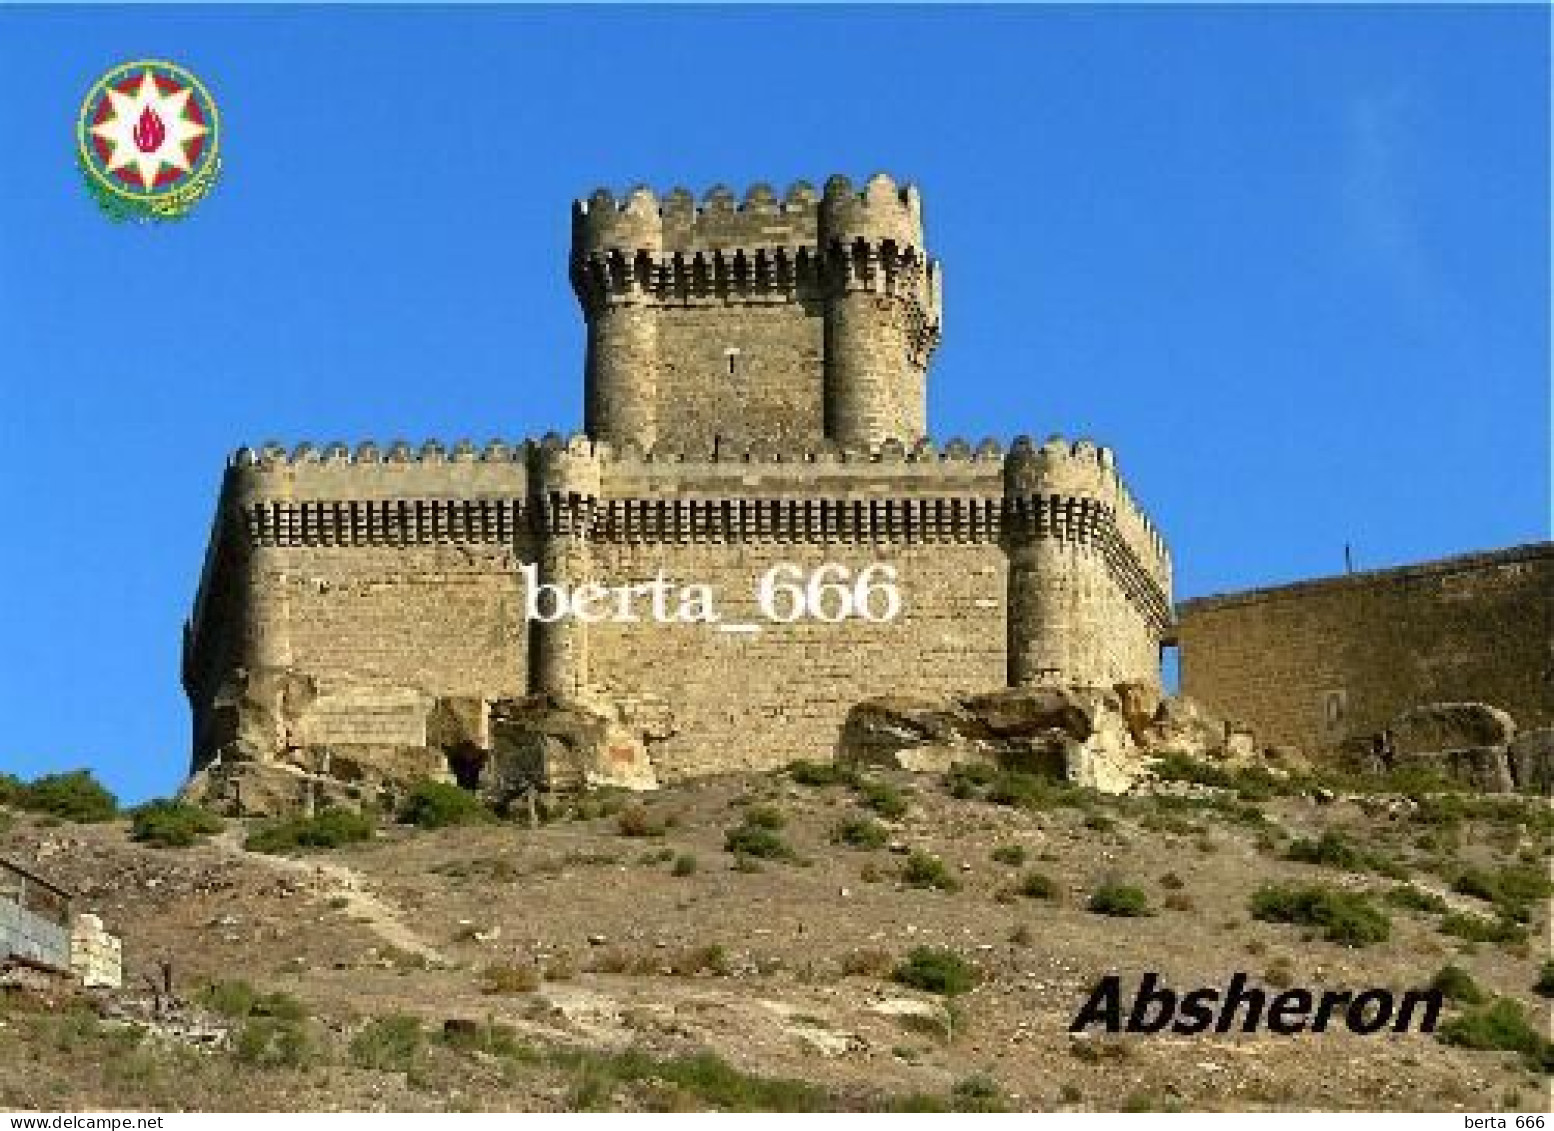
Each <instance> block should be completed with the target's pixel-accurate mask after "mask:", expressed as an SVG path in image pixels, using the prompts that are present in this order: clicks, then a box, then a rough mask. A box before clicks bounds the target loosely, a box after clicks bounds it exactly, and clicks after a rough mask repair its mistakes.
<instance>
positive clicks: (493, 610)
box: [274, 545, 532, 698]
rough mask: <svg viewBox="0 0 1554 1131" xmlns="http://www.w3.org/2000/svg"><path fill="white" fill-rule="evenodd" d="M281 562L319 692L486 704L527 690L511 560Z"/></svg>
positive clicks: (524, 637)
mask: <svg viewBox="0 0 1554 1131" xmlns="http://www.w3.org/2000/svg"><path fill="white" fill-rule="evenodd" d="M277 557H278V559H279V560H277V561H276V563H275V565H276V566H277V567H278V568H279V569H280V570H282V571H283V574H282V575H281V577H280V578H278V579H277V580H276V581H275V582H274V584H278V585H279V586H281V587H283V588H284V591H285V595H286V603H287V606H288V609H287V611H288V636H289V641H290V645H291V651H292V654H293V656H294V657H296V667H297V668H298V670H300V671H303V672H305V673H306V674H307V675H310V676H312V677H314V678H315V679H318V680H320V681H321V684H323V685H326V686H327V685H336V686H340V687H344V686H350V685H376V686H386V687H402V688H403V687H409V688H416V689H419V690H421V691H424V692H426V693H428V694H429V695H434V696H438V695H468V696H483V697H487V698H495V697H500V696H517V695H522V694H524V693H525V691H526V690H527V672H528V643H529V627H528V621H527V619H526V618H525V616H524V607H523V596H524V592H523V586H522V583H521V578H520V577H519V575H518V574H517V565H518V558H519V556H518V555H515V553H514V552H513V550H511V549H509V548H505V547H490V546H453V545H443V546H437V545H432V546H405V547H374V546H351V547H341V548H325V547H317V548H296V549H288V550H284V551H279V552H278V554H277ZM529 560H532V557H531V558H529Z"/></svg>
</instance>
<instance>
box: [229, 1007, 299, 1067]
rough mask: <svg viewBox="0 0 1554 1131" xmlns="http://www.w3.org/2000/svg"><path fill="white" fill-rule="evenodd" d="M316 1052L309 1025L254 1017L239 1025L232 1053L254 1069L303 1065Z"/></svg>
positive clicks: (282, 1019)
mask: <svg viewBox="0 0 1554 1131" xmlns="http://www.w3.org/2000/svg"><path fill="white" fill-rule="evenodd" d="M312 1052H313V1042H312V1041H311V1040H309V1039H308V1033H307V1029H306V1027H305V1026H304V1025H303V1024H302V1023H301V1022H299V1021H296V1020H291V1019H287V1018H280V1017H252V1018H249V1019H248V1020H247V1021H244V1022H243V1024H242V1025H241V1026H239V1027H238V1030H237V1036H236V1038H235V1040H234V1042H233V1053H234V1054H235V1055H236V1057H237V1059H238V1061H239V1062H241V1063H243V1064H248V1065H252V1066H253V1067H255V1068H303V1067H305V1066H306V1065H307V1063H308V1061H309V1059H310V1058H311V1054H312Z"/></svg>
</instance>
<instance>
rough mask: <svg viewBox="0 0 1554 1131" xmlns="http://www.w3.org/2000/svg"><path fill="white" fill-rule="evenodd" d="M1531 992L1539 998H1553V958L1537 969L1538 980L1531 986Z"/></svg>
mask: <svg viewBox="0 0 1554 1131" xmlns="http://www.w3.org/2000/svg"><path fill="white" fill-rule="evenodd" d="M1532 992H1533V993H1535V994H1537V995H1538V996H1539V997H1554V958H1550V959H1548V960H1547V961H1545V962H1544V964H1543V965H1542V966H1540V967H1539V968H1538V980H1537V981H1536V982H1534V983H1533V984H1532Z"/></svg>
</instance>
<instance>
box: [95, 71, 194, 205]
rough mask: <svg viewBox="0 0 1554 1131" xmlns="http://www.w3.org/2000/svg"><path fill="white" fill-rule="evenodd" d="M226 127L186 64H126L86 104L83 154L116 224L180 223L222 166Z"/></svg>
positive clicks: (99, 200)
mask: <svg viewBox="0 0 1554 1131" xmlns="http://www.w3.org/2000/svg"><path fill="white" fill-rule="evenodd" d="M220 143H221V124H220V120H219V118H218V117H217V115H216V103H215V102H214V101H213V100H212V99H211V96H210V93H209V91H207V90H206V89H205V88H204V87H203V86H202V85H201V84H200V80H199V79H197V78H195V77H194V76H193V75H192V74H190V73H189V72H188V71H186V70H184V69H183V68H182V67H179V66H176V65H175V64H173V63H165V62H162V61H160V60H154V59H152V60H144V61H142V62H138V63H123V64H120V65H119V66H117V67H115V68H113V70H111V71H109V72H108V73H107V74H105V75H103V77H102V78H100V79H98V80H97V82H96V83H95V84H93V86H92V89H91V90H90V91H89V92H88V93H87V96H86V101H85V102H83V103H82V104H81V120H80V121H79V122H78V123H77V124H76V149H77V157H78V159H79V161H80V165H81V174H82V176H83V177H84V178H85V179H86V185H87V189H88V190H89V191H90V192H91V194H92V196H93V197H95V198H96V200H97V203H98V205H99V206H101V208H102V210H103V211H104V212H106V213H107V214H108V215H109V216H111V217H112V218H113V219H115V220H141V221H151V220H177V219H180V218H181V217H183V216H186V215H188V213H189V210H190V209H191V208H193V207H194V206H195V205H196V204H198V203H199V201H200V200H201V199H202V198H203V197H204V196H205V194H206V193H208V192H209V191H210V189H211V186H212V185H213V184H214V183H215V181H216V174H217V172H218V171H219V170H220V167H221V158H220Z"/></svg>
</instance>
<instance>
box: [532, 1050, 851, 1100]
mask: <svg viewBox="0 0 1554 1131" xmlns="http://www.w3.org/2000/svg"><path fill="white" fill-rule="evenodd" d="M547 1059H548V1060H549V1061H550V1062H551V1063H552V1064H554V1065H555V1066H556V1067H559V1068H564V1069H567V1070H569V1071H570V1072H571V1073H572V1074H573V1076H574V1079H575V1083H574V1086H573V1089H572V1093H571V1095H570V1096H569V1097H568V1099H569V1106H570V1107H571V1108H573V1109H574V1110H581V1109H585V1108H594V1107H605V1106H608V1101H609V1099H610V1097H611V1096H612V1095H613V1094H614V1091H615V1088H616V1086H617V1085H619V1084H622V1083H640V1082H645V1081H653V1082H655V1083H657V1084H659V1085H663V1084H668V1085H670V1086H671V1087H672V1088H673V1089H674V1090H675V1092H677V1093H683V1094H684V1095H686V1096H688V1097H690V1098H691V1099H694V1100H696V1101H698V1102H700V1103H701V1104H703V1105H705V1106H707V1107H711V1108H715V1109H718V1110H720V1111H780V1112H799V1111H825V1110H831V1109H833V1108H834V1107H835V1101H834V1100H833V1099H832V1098H831V1097H829V1096H828V1095H827V1094H826V1093H825V1092H824V1091H823V1090H821V1089H819V1088H817V1087H815V1086H814V1085H812V1084H806V1083H803V1082H800V1081H797V1080H785V1079H769V1078H765V1077H760V1076H750V1075H747V1074H746V1073H744V1072H741V1071H740V1070H739V1069H737V1068H735V1067H733V1066H732V1065H730V1064H729V1063H728V1062H727V1061H724V1060H721V1059H720V1058H719V1057H717V1056H715V1055H714V1054H712V1053H709V1052H702V1053H695V1054H693V1055H690V1056H684V1057H676V1058H674V1059H671V1060H659V1059H657V1058H655V1057H652V1056H650V1055H648V1054H647V1053H644V1052H640V1051H637V1050H635V1049H632V1050H628V1051H626V1052H618V1053H604V1052H576V1051H572V1050H556V1051H553V1052H551V1053H549V1054H547Z"/></svg>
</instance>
